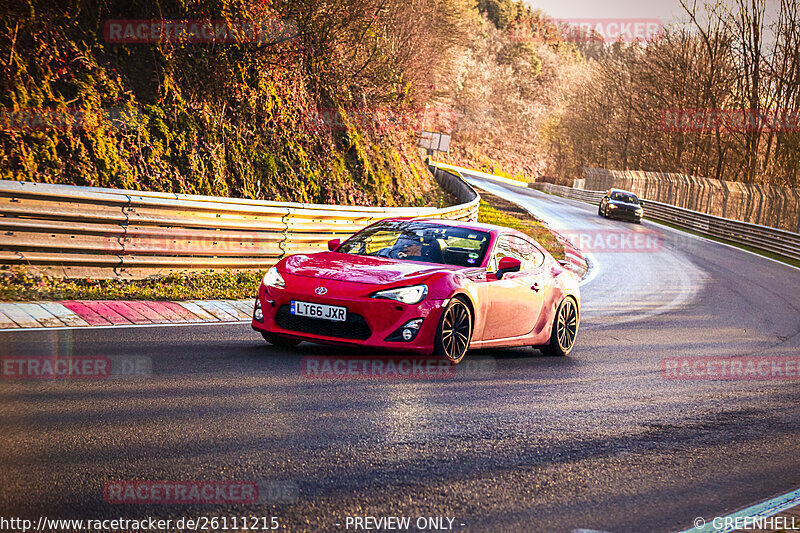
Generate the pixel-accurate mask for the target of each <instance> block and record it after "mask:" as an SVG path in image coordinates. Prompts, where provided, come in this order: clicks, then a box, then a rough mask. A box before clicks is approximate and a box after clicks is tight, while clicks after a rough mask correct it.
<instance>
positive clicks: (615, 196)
mask: <svg viewBox="0 0 800 533" xmlns="http://www.w3.org/2000/svg"><path fill="white" fill-rule="evenodd" d="M611 199H612V200H614V201H615V202H624V203H626V204H638V203H639V199H638V198H636V196H634V195H633V194H630V193H627V192H614V193H611Z"/></svg>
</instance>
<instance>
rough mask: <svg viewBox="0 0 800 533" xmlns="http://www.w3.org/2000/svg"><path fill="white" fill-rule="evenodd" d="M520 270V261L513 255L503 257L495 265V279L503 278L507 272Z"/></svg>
mask: <svg viewBox="0 0 800 533" xmlns="http://www.w3.org/2000/svg"><path fill="white" fill-rule="evenodd" d="M520 270H522V261H520V260H519V259H517V258H515V257H503V258H502V259H500V263H499V264H498V265H497V279H503V276H505V275H506V274H507V273H509V272H519V271H520Z"/></svg>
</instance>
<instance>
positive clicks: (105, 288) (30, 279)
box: [0, 269, 264, 302]
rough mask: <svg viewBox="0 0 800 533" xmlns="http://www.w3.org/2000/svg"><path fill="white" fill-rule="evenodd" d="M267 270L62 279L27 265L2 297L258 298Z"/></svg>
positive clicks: (1, 290) (7, 279) (0, 288)
mask: <svg viewBox="0 0 800 533" xmlns="http://www.w3.org/2000/svg"><path fill="white" fill-rule="evenodd" d="M263 276H264V272H263V271H262V272H199V273H191V274H170V275H167V276H162V277H158V278H148V279H142V280H122V279H103V280H94V279H61V278H53V277H49V276H38V275H31V274H29V273H28V272H27V271H26V270H25V269H18V270H14V271H13V272H11V273H8V274H6V275H5V276H4V277H3V278H2V283H0V300H5V301H16V302H24V301H34V300H44V301H48V300H50V301H52V300H222V299H225V300H231V299H233V300H236V299H244V298H255V294H256V291H257V290H258V284H259V283H260V282H261V278H262V277H263Z"/></svg>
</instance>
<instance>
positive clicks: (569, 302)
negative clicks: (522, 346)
mask: <svg viewBox="0 0 800 533" xmlns="http://www.w3.org/2000/svg"><path fill="white" fill-rule="evenodd" d="M577 336H578V306H577V304H576V303H575V300H573V299H572V298H565V299H564V301H563V302H561V305H560V306H559V307H558V311H557V312H556V318H555V320H554V321H553V332H552V333H551V334H550V344H548V345H547V346H543V347H542V352H544V353H545V354H547V355H558V356H567V355H569V354H570V352H572V348H573V347H574V346H575V338H576V337H577Z"/></svg>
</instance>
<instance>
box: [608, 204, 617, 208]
mask: <svg viewBox="0 0 800 533" xmlns="http://www.w3.org/2000/svg"><path fill="white" fill-rule="evenodd" d="M608 208H609V209H616V208H617V206H615V205H614V204H608Z"/></svg>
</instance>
